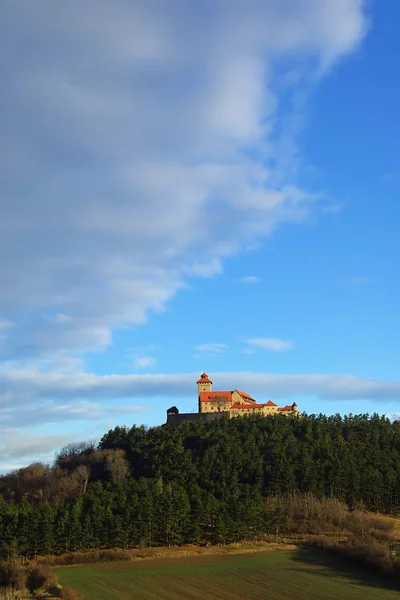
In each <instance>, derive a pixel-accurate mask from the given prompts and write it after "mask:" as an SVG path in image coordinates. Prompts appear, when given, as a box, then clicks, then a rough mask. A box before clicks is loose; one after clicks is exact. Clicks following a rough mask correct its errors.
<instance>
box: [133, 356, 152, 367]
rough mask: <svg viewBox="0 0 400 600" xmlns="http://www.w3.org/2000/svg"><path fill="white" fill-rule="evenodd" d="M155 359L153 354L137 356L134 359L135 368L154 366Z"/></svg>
mask: <svg viewBox="0 0 400 600" xmlns="http://www.w3.org/2000/svg"><path fill="white" fill-rule="evenodd" d="M156 362H157V360H156V359H155V358H154V356H138V357H137V358H135V360H134V366H135V369H148V368H150V367H154V366H155V364H156Z"/></svg>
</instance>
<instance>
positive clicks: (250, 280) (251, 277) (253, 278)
mask: <svg viewBox="0 0 400 600" xmlns="http://www.w3.org/2000/svg"><path fill="white" fill-rule="evenodd" d="M240 281H241V283H245V284H247V283H250V284H253V283H260V281H261V279H260V278H259V277H257V276H256V275H247V276H246V277H242V278H241V280H240Z"/></svg>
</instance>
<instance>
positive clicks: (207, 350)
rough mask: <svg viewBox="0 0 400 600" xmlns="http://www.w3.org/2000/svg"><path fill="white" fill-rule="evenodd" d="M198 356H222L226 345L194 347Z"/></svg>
mask: <svg viewBox="0 0 400 600" xmlns="http://www.w3.org/2000/svg"><path fill="white" fill-rule="evenodd" d="M194 349H195V351H196V352H197V353H198V354H201V355H203V354H223V353H224V352H226V351H227V350H228V346H227V345H226V344H199V345H198V346H195V347H194Z"/></svg>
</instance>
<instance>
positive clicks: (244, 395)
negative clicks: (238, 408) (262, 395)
mask: <svg viewBox="0 0 400 600" xmlns="http://www.w3.org/2000/svg"><path fill="white" fill-rule="evenodd" d="M235 391H236V392H238V393H239V394H240V395H241V396H242V397H243V398H247V399H248V400H252V401H253V402H254V398H252V397H251V396H250V394H246V392H241V391H240V390H235Z"/></svg>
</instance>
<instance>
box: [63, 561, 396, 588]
mask: <svg viewBox="0 0 400 600" xmlns="http://www.w3.org/2000/svg"><path fill="white" fill-rule="evenodd" d="M55 572H56V574H57V576H58V578H59V580H60V582H61V583H62V584H63V585H68V586H70V587H73V588H75V589H77V590H79V591H80V592H82V593H83V595H84V596H85V598H86V599H87V600H113V599H121V600H122V599H128V600H131V599H132V600H178V599H180V600H183V599H188V600H189V599H190V600H197V599H201V600H216V599H218V600H261V599H267V598H268V599H269V600H314V599H318V600H339V599H342V600H378V599H379V600H394V599H395V598H396V599H397V600H398V599H399V588H396V587H395V586H394V585H392V584H391V583H390V582H386V581H385V580H384V579H383V578H380V577H378V576H374V575H373V574H370V573H368V571H366V570H364V569H359V568H355V567H354V566H348V565H347V564H346V563H345V562H343V561H342V560H338V559H337V558H335V557H333V556H331V555H329V554H326V553H324V552H322V551H309V550H299V551H294V552H293V551H292V552H266V553H259V554H243V555H231V556H218V555H216V556H197V557H196V556H192V557H188V558H179V559H163V560H151V561H142V562H140V561H137V562H136V561H126V562H125V561H124V562H114V563H107V564H97V565H90V566H82V567H71V568H58V569H55Z"/></svg>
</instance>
